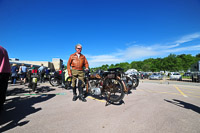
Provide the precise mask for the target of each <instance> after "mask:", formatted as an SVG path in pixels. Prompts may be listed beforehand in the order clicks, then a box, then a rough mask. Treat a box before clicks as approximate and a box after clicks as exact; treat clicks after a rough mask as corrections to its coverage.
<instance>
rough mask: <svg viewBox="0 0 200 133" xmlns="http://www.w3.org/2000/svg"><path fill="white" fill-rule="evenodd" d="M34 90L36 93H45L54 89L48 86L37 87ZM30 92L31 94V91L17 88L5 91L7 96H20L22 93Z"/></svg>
mask: <svg viewBox="0 0 200 133" xmlns="http://www.w3.org/2000/svg"><path fill="white" fill-rule="evenodd" d="M36 90H37V91H38V93H47V92H50V91H54V90H55V89H52V88H50V87H49V86H41V87H37V89H36ZM30 92H32V89H28V88H22V87H21V88H20V87H18V88H14V89H12V90H7V96H21V95H23V94H24V93H30Z"/></svg>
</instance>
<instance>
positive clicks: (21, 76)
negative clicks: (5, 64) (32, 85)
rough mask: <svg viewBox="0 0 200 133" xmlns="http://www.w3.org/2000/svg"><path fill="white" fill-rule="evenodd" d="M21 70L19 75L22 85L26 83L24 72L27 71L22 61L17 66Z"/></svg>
mask: <svg viewBox="0 0 200 133" xmlns="http://www.w3.org/2000/svg"><path fill="white" fill-rule="evenodd" d="M19 69H20V70H21V72H22V73H21V75H20V78H21V83H20V84H22V83H23V82H24V85H25V84H26V72H27V67H26V66H25V65H24V63H22V65H21V66H20V68H19Z"/></svg>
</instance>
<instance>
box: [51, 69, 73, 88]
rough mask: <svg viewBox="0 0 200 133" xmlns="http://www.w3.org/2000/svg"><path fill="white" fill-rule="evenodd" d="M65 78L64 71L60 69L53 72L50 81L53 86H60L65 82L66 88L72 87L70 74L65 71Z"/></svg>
mask: <svg viewBox="0 0 200 133" xmlns="http://www.w3.org/2000/svg"><path fill="white" fill-rule="evenodd" d="M64 75H65V78H64V79H63V78H62V72H60V71H55V72H53V74H51V76H50V78H49V83H50V84H51V85H52V86H59V85H62V83H64V88H65V89H69V88H70V87H71V81H72V80H71V77H69V76H68V74H66V72H65V74H64Z"/></svg>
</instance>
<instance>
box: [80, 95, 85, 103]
mask: <svg viewBox="0 0 200 133" xmlns="http://www.w3.org/2000/svg"><path fill="white" fill-rule="evenodd" d="M79 100H81V101H83V102H87V100H86V99H85V98H84V97H83V96H79Z"/></svg>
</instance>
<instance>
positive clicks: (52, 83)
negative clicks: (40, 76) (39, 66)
mask: <svg viewBox="0 0 200 133" xmlns="http://www.w3.org/2000/svg"><path fill="white" fill-rule="evenodd" d="M49 83H50V84H51V85H52V86H58V85H59V84H60V82H59V80H58V79H57V78H54V77H51V78H50V79H49Z"/></svg>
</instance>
